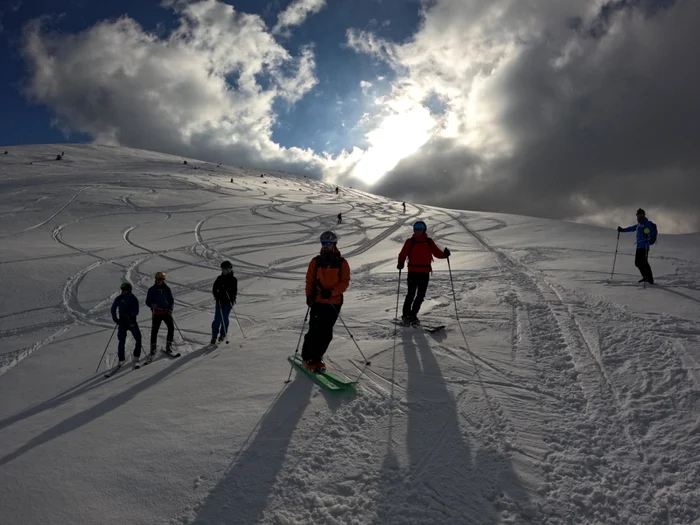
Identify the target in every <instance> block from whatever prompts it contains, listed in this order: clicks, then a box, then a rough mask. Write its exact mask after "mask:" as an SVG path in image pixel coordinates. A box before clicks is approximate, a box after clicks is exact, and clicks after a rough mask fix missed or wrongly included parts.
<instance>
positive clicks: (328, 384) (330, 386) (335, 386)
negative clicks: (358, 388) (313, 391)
mask: <svg viewBox="0 0 700 525" xmlns="http://www.w3.org/2000/svg"><path fill="white" fill-rule="evenodd" d="M287 359H288V360H289V362H290V363H292V364H293V365H294V366H295V367H296V368H297V370H301V371H302V372H304V373H305V374H306V375H307V376H309V377H310V378H311V379H313V380H314V381H315V382H316V383H318V384H319V385H320V386H321V387H323V388H325V389H326V390H329V391H331V392H342V391H345V390H351V389H352V388H354V387H355V385H356V384H357V381H348V380H347V379H343V378H342V377H340V376H339V375H337V374H334V373H333V372H329V371H328V370H324V371H322V372H314V371H312V370H309V369H308V368H306V367H305V366H304V361H303V360H302V359H301V356H300V355H299V354H295V355H290V356H289V357H288V358H287Z"/></svg>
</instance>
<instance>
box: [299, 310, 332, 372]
mask: <svg viewBox="0 0 700 525" xmlns="http://www.w3.org/2000/svg"><path fill="white" fill-rule="evenodd" d="M340 307H341V305H339V304H327V303H314V304H313V306H312V307H311V311H310V312H309V331H308V332H306V335H305V336H304V346H302V348H301V358H302V359H303V360H304V361H314V360H320V359H323V354H325V353H326V350H328V345H329V344H331V341H332V340H333V327H334V326H335V322H336V321H337V320H338V314H339V313H340Z"/></svg>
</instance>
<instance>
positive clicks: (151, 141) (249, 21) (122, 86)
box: [23, 0, 324, 176]
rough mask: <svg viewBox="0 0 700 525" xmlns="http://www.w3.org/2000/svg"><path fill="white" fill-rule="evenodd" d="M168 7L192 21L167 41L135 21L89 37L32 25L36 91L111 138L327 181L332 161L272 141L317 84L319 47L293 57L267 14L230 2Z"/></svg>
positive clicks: (66, 119) (64, 122) (28, 31)
mask: <svg viewBox="0 0 700 525" xmlns="http://www.w3.org/2000/svg"><path fill="white" fill-rule="evenodd" d="M164 5H166V6H168V7H170V8H171V9H173V10H174V11H175V12H176V13H177V15H178V16H179V17H180V18H179V26H178V27H177V28H176V29H175V30H174V31H173V32H172V33H171V34H170V35H167V36H166V37H160V36H157V35H155V34H152V33H148V32H146V31H144V29H143V28H142V27H141V26H139V24H138V23H137V22H135V21H134V20H133V19H131V18H128V17H123V18H120V19H118V20H114V21H104V22H100V23H98V24H96V25H95V26H93V27H91V28H89V29H87V30H85V31H83V32H81V33H77V34H63V33H52V32H49V31H47V30H46V28H45V24H44V23H43V21H42V20H35V21H33V22H31V23H30V24H29V25H28V26H27V27H26V28H25V38H24V46H23V53H24V56H25V58H26V61H27V64H28V68H29V80H28V83H27V85H26V93H27V95H28V96H29V97H30V98H31V99H32V100H34V101H36V102H38V103H41V104H44V105H46V106H48V107H49V108H50V109H51V110H52V111H53V113H54V115H55V120H56V123H57V125H58V126H60V127H62V128H65V129H67V130H72V131H79V132H82V133H87V134H89V135H90V136H92V137H94V138H95V139H96V140H97V141H99V142H104V143H113V144H120V145H124V146H133V147H139V148H147V149H153V150H157V151H164V152H169V153H174V154H180V155H189V156H195V157H199V158H206V159H210V160H215V161H222V162H228V163H231V164H237V165H243V164H245V165H256V166H260V167H262V168H265V167H267V168H269V169H272V168H276V169H287V170H291V171H296V172H304V173H309V174H313V175H315V176H320V174H321V172H322V170H323V167H324V160H323V159H322V158H321V157H318V156H317V155H315V154H314V152H313V151H311V150H303V149H300V148H282V147H280V146H279V145H278V144H276V143H275V142H273V140H272V139H271V136H272V131H271V130H272V126H273V124H274V122H275V118H276V116H275V113H274V111H273V104H274V103H283V104H293V103H295V102H296V101H298V100H299V99H300V98H301V97H303V96H304V95H305V94H307V93H308V92H309V91H310V90H311V89H312V88H313V87H314V86H315V85H316V83H317V79H316V77H315V59H314V53H313V50H312V49H311V48H309V47H307V48H303V49H302V51H301V52H300V53H299V55H298V56H292V55H290V53H289V52H288V51H287V50H286V49H285V48H284V47H282V46H281V45H280V44H278V43H277V42H276V41H275V39H274V38H273V37H272V35H271V34H270V33H269V32H268V31H267V29H266V27H265V24H264V23H263V21H262V19H261V18H260V17H258V16H256V15H250V14H245V13H240V12H237V11H235V10H234V9H233V7H231V6H229V5H227V4H224V3H222V2H218V1H214V0H202V1H196V2H187V1H172V0H170V1H168V2H165V3H164Z"/></svg>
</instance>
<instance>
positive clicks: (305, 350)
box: [301, 231, 350, 371]
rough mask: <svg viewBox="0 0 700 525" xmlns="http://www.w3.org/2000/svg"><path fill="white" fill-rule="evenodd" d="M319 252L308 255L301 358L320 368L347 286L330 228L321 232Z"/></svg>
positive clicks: (311, 367)
mask: <svg viewBox="0 0 700 525" xmlns="http://www.w3.org/2000/svg"><path fill="white" fill-rule="evenodd" d="M320 241H321V253H320V254H319V255H317V256H316V257H314V258H313V259H311V262H310V263H309V267H308V269H307V271H306V304H307V306H309V308H311V310H310V312H309V314H310V317H309V331H308V332H307V333H306V335H305V336H304V345H303V347H302V349H301V358H302V360H303V361H304V366H305V367H306V368H307V369H308V370H312V371H322V370H325V368H326V365H325V363H324V362H323V355H324V354H325V353H326V350H327V349H328V345H330V343H331V341H332V340H333V326H335V322H336V321H337V320H338V314H339V313H340V309H341V307H342V305H343V293H344V292H345V290H347V289H348V286H350V265H348V262H347V261H346V260H345V259H344V258H343V257H342V256H341V255H340V251H338V247H337V244H338V237H337V236H336V234H335V233H333V232H332V231H325V232H323V233H322V234H321V237H320Z"/></svg>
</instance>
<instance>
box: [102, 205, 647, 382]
mask: <svg viewBox="0 0 700 525" xmlns="http://www.w3.org/2000/svg"><path fill="white" fill-rule="evenodd" d="M427 230H428V228H427V225H426V223H425V221H422V220H419V221H417V222H416V223H415V224H414V225H413V235H412V236H411V237H410V238H409V239H407V240H406V241H405V242H404V245H403V247H402V249H401V251H400V252H399V255H398V263H397V265H396V268H397V269H398V270H399V277H400V275H401V271H402V270H403V269H404V266H405V263H406V262H407V261H408V272H407V276H406V282H407V285H408V291H407V293H406V297H405V299H404V303H403V309H402V315H401V319H400V320H397V322H398V323H400V324H403V325H406V326H408V325H413V326H417V325H419V324H420V320H419V319H418V312H419V311H420V308H421V305H422V304H423V300H424V299H425V295H426V292H427V289H428V283H429V281H430V273H431V272H432V261H433V258H434V257H437V258H438V259H447V258H449V257H450V255H451V253H450V250H449V249H448V248H447V247H445V248H444V249H442V250H441V249H440V248H439V247H438V246H437V244H435V241H434V240H433V239H431V238H430V237H429V236H428V233H427ZM617 230H618V232H631V231H636V232H637V251H636V256H635V265H636V266H637V268H639V271H640V272H641V274H642V279H641V280H640V282H648V283H653V282H654V278H653V275H652V272H651V267H650V266H649V262H648V254H649V247H650V246H651V245H652V244H654V243H655V242H656V235H657V229H656V225H655V224H654V223H653V222H651V221H650V220H648V219H647V218H646V214H645V213H644V210H642V209H641V208H640V209H639V210H637V224H636V225H634V226H630V227H628V228H622V227H620V226H618V228H617ZM319 240H320V243H321V250H320V253H319V255H317V256H316V257H314V258H313V259H312V260H311V262H310V263H309V266H308V269H307V271H306V289H305V292H306V305H307V306H308V311H307V315H308V316H309V329H308V332H307V333H306V335H305V336H304V344H303V346H302V350H301V357H302V360H303V365H304V366H305V367H306V368H307V369H308V370H311V371H314V372H319V371H323V370H325V367H326V365H325V363H324V362H323V356H324V355H325V353H326V350H327V349H328V346H329V345H330V343H331V341H332V339H333V328H334V326H335V323H336V321H337V319H338V315H339V314H340V310H341V308H342V306H343V294H344V293H345V291H346V290H347V289H348V286H349V285H350V266H349V265H348V262H347V260H345V259H344V258H343V256H342V255H341V253H340V251H339V250H338V237H337V235H336V234H335V233H334V232H332V231H325V232H323V233H322V234H321V236H320V239H319ZM212 294H213V296H214V299H215V301H216V306H215V310H214V321H213V322H212V327H211V329H212V337H211V342H210V343H211V344H216V342H217V340H218V341H219V342H221V341H223V340H224V339H225V338H226V334H227V333H228V327H229V314H230V312H231V310H232V308H233V305H234V304H235V303H236V296H237V294H238V281H237V279H236V277H235V276H234V275H233V266H232V264H231V263H230V262H229V261H224V262H223V263H221V275H219V276H218V277H217V278H216V280H215V281H214V286H213V287H212ZM174 303H175V301H174V299H173V294H172V292H171V290H170V288H169V287H168V285H167V284H166V283H165V274H164V273H163V272H157V273H156V274H155V284H154V285H153V286H151V288H149V290H148V294H147V296H146V306H148V307H149V308H150V309H151V311H152V314H153V315H152V325H151V350H150V353H149V355H148V356H147V358H146V359H147V360H149V362H150V360H152V359H153V357H154V355H155V353H156V346H157V336H158V329H159V327H160V325H161V323H165V325H166V326H167V329H168V332H167V336H166V348H165V351H166V352H172V344H173V335H174V321H173V317H172V312H173V306H174ZM117 313H118V314H119V315H118V316H117ZM138 314H139V303H138V300H137V299H136V297H135V296H134V295H133V293H132V286H131V284H130V283H128V282H125V283H123V284H122V285H121V295H119V296H118V297H117V298H116V299H115V300H114V303H113V304H112V318H113V319H114V322H115V323H117V325H118V337H117V339H118V341H119V346H118V354H119V364H120V365H121V364H123V362H124V361H125V354H124V344H125V340H126V334H127V332H131V333H132V334H133V336H134V339H135V341H136V346H135V348H134V354H133V358H134V361H135V362H136V363H137V362H138V361H139V358H140V355H141V332H140V331H139V327H138V323H137V321H136V317H137V316H138Z"/></svg>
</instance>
